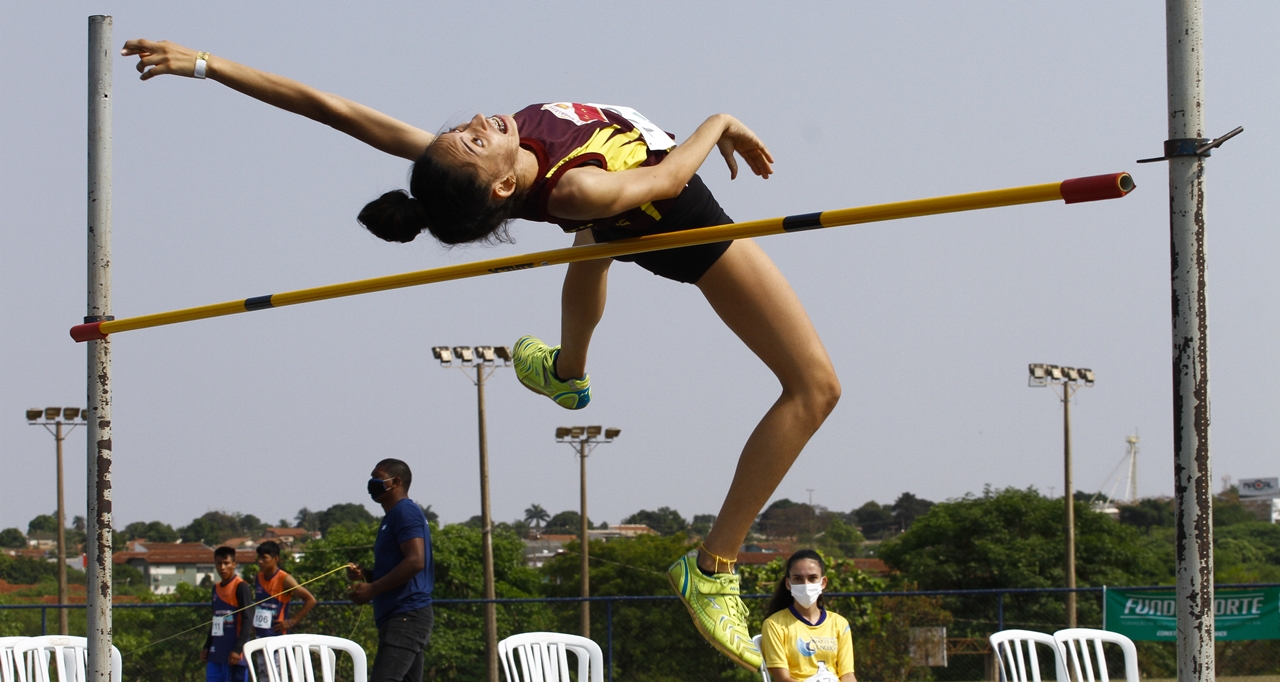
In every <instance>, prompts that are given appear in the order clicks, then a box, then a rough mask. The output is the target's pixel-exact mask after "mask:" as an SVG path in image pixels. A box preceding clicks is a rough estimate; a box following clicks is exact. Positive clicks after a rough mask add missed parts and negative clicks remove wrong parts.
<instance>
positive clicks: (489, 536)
mask: <svg viewBox="0 0 1280 682" xmlns="http://www.w3.org/2000/svg"><path fill="white" fill-rule="evenodd" d="M484 378H485V377H484V363H483V362H477V363H476V407H477V411H478V414H479V423H480V526H481V530H480V535H481V538H482V544H483V546H484V558H483V561H484V598H485V599H495V598H496V597H497V592H496V591H495V589H494V586H493V517H492V516H491V515H490V514H489V438H488V427H487V425H486V423H485V415H484ZM484 643H485V654H486V658H487V663H488V665H487V671H488V674H489V682H498V610H497V604H494V603H493V602H487V603H485V605H484Z"/></svg>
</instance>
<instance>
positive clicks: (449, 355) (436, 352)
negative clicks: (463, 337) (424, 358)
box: [431, 346, 453, 367]
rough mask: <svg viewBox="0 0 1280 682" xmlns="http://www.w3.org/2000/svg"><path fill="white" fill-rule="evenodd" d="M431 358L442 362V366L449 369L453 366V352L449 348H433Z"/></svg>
mask: <svg viewBox="0 0 1280 682" xmlns="http://www.w3.org/2000/svg"><path fill="white" fill-rule="evenodd" d="M431 356H432V357H434V358H435V359H437V360H439V361H440V364H442V365H444V366H445V367H448V366H450V365H452V364H453V351H451V350H449V347H448V346H432V347H431Z"/></svg>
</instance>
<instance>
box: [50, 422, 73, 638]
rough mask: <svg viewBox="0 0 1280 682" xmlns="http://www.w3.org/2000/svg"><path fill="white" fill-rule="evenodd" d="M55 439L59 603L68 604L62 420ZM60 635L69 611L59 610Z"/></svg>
mask: <svg viewBox="0 0 1280 682" xmlns="http://www.w3.org/2000/svg"><path fill="white" fill-rule="evenodd" d="M53 428H54V434H53V438H54V440H56V441H57V442H58V603H59V604H66V603H67V527H66V526H67V508H66V506H64V504H63V495H62V420H61V419H59V420H58V421H56V422H54V425H53ZM58 634H60V635H68V634H70V632H69V631H68V630H67V610H66V609H65V608H60V609H58Z"/></svg>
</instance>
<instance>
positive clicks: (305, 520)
mask: <svg viewBox="0 0 1280 682" xmlns="http://www.w3.org/2000/svg"><path fill="white" fill-rule="evenodd" d="M293 518H294V520H295V521H297V522H298V528H306V529H307V530H309V531H311V532H313V533H314V532H316V531H318V530H320V514H319V513H317V512H313V511H311V510H310V509H307V508H306V507H303V508H302V509H299V510H298V514H297V516H294V517H293Z"/></svg>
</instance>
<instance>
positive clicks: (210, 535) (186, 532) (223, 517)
mask: <svg viewBox="0 0 1280 682" xmlns="http://www.w3.org/2000/svg"><path fill="white" fill-rule="evenodd" d="M240 532H241V530H240V518H239V515H238V514H228V513H227V512H222V511H211V512H205V513H204V515H202V516H200V517H199V518H196V519H192V521H191V523H189V524H187V525H185V526H183V527H181V528H179V529H178V536H179V537H181V538H182V541H183V542H203V543H205V544H206V545H209V546H211V547H216V546H217V545H219V544H221V543H222V542H223V541H224V540H227V539H228V538H233V537H235V536H237V535H239V534H240ZM148 539H150V538H148Z"/></svg>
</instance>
